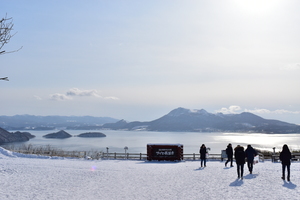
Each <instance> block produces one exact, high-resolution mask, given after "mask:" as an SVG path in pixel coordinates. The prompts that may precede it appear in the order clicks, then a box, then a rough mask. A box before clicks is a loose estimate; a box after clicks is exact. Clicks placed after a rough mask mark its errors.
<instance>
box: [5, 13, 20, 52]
mask: <svg viewBox="0 0 300 200" xmlns="http://www.w3.org/2000/svg"><path fill="white" fill-rule="evenodd" d="M13 27H14V23H13V19H12V18H7V15H5V17H4V18H2V19H1V20H0V50H1V49H2V48H3V47H4V45H6V44H7V43H9V41H10V39H11V38H12V37H13V36H14V35H15V34H16V33H14V34H11V31H12V30H13ZM20 49H22V47H21V48H19V49H18V50H13V51H5V50H2V51H0V55H3V54H6V53H13V52H16V51H19V50H20Z"/></svg>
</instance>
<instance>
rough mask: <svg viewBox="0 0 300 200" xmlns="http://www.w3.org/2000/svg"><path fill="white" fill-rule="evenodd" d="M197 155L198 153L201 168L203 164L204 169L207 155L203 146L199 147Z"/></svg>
mask: <svg viewBox="0 0 300 200" xmlns="http://www.w3.org/2000/svg"><path fill="white" fill-rule="evenodd" d="M199 153H200V160H201V167H202V166H203V163H204V167H206V153H207V151H206V147H205V145H204V144H202V145H201V147H200V150H199Z"/></svg>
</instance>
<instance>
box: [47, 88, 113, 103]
mask: <svg viewBox="0 0 300 200" xmlns="http://www.w3.org/2000/svg"><path fill="white" fill-rule="evenodd" d="M76 96H78V97H97V98H102V99H109V100H119V98H117V97H102V96H101V95H100V94H99V92H98V91H97V90H80V89H78V88H71V89H69V91H67V92H66V93H65V94H60V93H55V94H51V95H50V99H51V100H56V101H64V100H72V99H73V97H76Z"/></svg>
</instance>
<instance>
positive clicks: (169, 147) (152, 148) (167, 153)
mask: <svg viewBox="0 0 300 200" xmlns="http://www.w3.org/2000/svg"><path fill="white" fill-rule="evenodd" d="M147 160H149V161H151V160H158V161H162V160H167V161H180V160H183V145H182V144H147Z"/></svg>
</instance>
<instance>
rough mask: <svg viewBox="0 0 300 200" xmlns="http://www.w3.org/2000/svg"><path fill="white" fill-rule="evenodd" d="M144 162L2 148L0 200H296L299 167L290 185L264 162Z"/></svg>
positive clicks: (276, 167)
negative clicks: (239, 167) (240, 166)
mask: <svg viewBox="0 0 300 200" xmlns="http://www.w3.org/2000/svg"><path fill="white" fill-rule="evenodd" d="M199 166H200V162H199V161H182V162H147V161H133V160H81V159H67V158H50V157H45V156H41V157H39V156H36V155H31V156H30V155H23V154H17V153H12V152H9V151H7V150H4V149H2V148H0V177H1V181H0V199H1V200H6V199H12V200H16V199H18V200H23V199H24V200H27V199H31V200H32V199H39V200H40V199H60V200H61V199H70V200H71V199H72V200H77V199H78V200H79V199H87V200H89V199H104V200H106V199H107V200H110V199H128V200H129V199H130V200H132V199H159V200H160V199H184V200H186V199H231V200H232V199H239V200H241V199H264V200H266V199H272V200H274V199H295V200H296V199H297V200H298V199H300V189H299V187H298V185H299V184H300V179H299V178H300V172H299V171H300V163H299V162H293V163H292V165H291V182H286V181H283V180H281V164H280V163H272V162H270V161H265V162H264V163H258V164H256V165H254V170H253V174H249V172H248V169H247V166H246V165H245V166H244V170H245V173H244V179H243V180H240V179H237V172H236V167H235V164H234V167H225V166H224V162H219V161H208V162H207V167H206V168H199Z"/></svg>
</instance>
